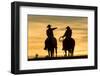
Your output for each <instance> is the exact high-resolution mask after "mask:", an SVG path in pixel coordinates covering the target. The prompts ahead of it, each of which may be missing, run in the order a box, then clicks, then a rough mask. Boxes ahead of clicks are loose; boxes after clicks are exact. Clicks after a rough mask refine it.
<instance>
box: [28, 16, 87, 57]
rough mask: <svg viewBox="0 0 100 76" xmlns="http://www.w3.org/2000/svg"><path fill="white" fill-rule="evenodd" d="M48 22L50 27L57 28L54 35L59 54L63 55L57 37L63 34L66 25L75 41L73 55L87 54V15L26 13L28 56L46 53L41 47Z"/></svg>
mask: <svg viewBox="0 0 100 76" xmlns="http://www.w3.org/2000/svg"><path fill="white" fill-rule="evenodd" d="M48 24H51V25H52V28H53V27H57V28H58V29H56V30H54V36H55V37H56V38H57V43H58V55H59V56H60V55H63V54H64V51H62V42H59V40H58V39H59V37H60V36H62V35H63V34H64V32H65V28H66V27H67V26H70V27H71V29H72V37H73V38H74V39H75V42H76V46H75V50H74V55H87V54H88V29H87V26H88V18H87V17H77V16H76V17H75V16H44V15H28V57H34V56H35V55H36V54H38V55H39V56H41V57H43V56H46V55H47V54H48V53H47V51H46V50H44V49H43V48H44V41H45V39H46V38H47V36H46V30H47V25H48Z"/></svg>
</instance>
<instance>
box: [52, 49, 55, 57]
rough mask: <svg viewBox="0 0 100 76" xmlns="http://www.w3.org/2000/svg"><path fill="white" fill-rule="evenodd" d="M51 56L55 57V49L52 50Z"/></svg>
mask: <svg viewBox="0 0 100 76" xmlns="http://www.w3.org/2000/svg"><path fill="white" fill-rule="evenodd" d="M51 57H54V49H52V50H51Z"/></svg>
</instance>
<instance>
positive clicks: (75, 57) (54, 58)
mask: <svg viewBox="0 0 100 76" xmlns="http://www.w3.org/2000/svg"><path fill="white" fill-rule="evenodd" d="M84 58H88V56H87V55H82V56H66V57H64V56H63V57H52V58H51V57H45V58H32V59H28V61H34V60H35V61H36V60H59V59H84Z"/></svg>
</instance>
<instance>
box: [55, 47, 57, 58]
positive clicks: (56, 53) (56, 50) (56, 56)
mask: <svg viewBox="0 0 100 76" xmlns="http://www.w3.org/2000/svg"><path fill="white" fill-rule="evenodd" d="M55 51H56V57H57V48H55Z"/></svg>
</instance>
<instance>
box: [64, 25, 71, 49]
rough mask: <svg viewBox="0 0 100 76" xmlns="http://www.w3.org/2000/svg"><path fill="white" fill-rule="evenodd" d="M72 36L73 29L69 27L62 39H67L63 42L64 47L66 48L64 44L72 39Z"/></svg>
mask: <svg viewBox="0 0 100 76" xmlns="http://www.w3.org/2000/svg"><path fill="white" fill-rule="evenodd" d="M71 36H72V29H71V28H70V27H69V26H67V27H66V31H65V33H64V35H63V36H62V38H64V37H65V39H64V40H63V46H64V42H66V41H65V40H66V39H70V38H71ZM62 50H64V47H63V48H62Z"/></svg>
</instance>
